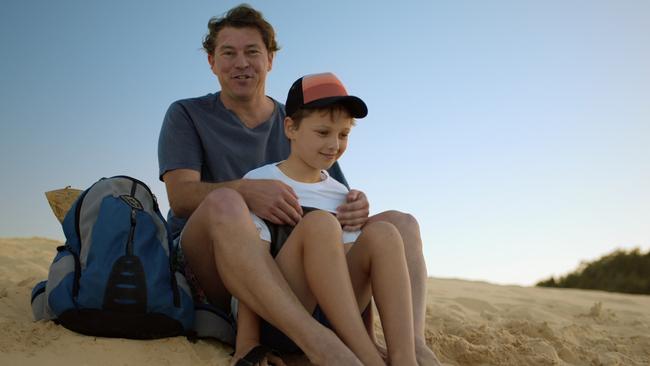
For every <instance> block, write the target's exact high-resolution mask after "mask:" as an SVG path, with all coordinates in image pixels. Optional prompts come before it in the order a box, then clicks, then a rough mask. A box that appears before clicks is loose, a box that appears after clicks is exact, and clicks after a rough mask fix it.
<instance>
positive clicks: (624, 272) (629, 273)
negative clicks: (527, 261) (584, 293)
mask: <svg viewBox="0 0 650 366" xmlns="http://www.w3.org/2000/svg"><path fill="white" fill-rule="evenodd" d="M536 286H540V287H561V288H580V289H589V290H603V291H612V292H623V293H628V294H650V250H648V252H647V253H643V252H642V251H641V250H640V249H639V248H635V249H632V250H629V251H626V250H623V249H618V250H615V251H614V252H612V253H610V254H607V255H605V256H603V257H601V258H600V259H597V260H595V261H593V262H582V263H581V264H580V266H579V267H578V268H577V269H576V270H575V271H573V272H571V273H569V274H567V275H565V276H562V277H558V278H555V277H551V278H549V279H547V280H543V281H540V282H538V283H537V285H536Z"/></svg>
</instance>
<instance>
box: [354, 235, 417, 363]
mask: <svg viewBox="0 0 650 366" xmlns="http://www.w3.org/2000/svg"><path fill="white" fill-rule="evenodd" d="M347 259H348V267H349V271H350V277H351V280H352V285H353V287H354V290H355V293H356V294H357V302H358V303H359V307H360V309H362V308H364V307H365V305H366V304H368V303H369V301H370V297H371V291H372V295H374V298H375V302H376V303H377V309H378V310H379V315H380V318H381V323H382V326H383V328H384V335H385V337H386V344H387V348H388V358H389V360H390V363H391V364H392V365H417V363H416V359H415V340H414V334H413V313H412V306H411V287H410V281H409V275H408V270H407V268H406V259H405V257H404V246H403V244H402V238H401V237H400V235H399V232H398V231H397V229H396V228H395V226H393V225H392V224H389V223H386V222H375V223H370V224H367V225H366V226H365V227H364V228H363V232H362V233H361V235H360V236H359V238H358V239H357V241H356V243H355V244H354V245H353V246H352V248H351V249H350V251H349V252H348V254H347Z"/></svg>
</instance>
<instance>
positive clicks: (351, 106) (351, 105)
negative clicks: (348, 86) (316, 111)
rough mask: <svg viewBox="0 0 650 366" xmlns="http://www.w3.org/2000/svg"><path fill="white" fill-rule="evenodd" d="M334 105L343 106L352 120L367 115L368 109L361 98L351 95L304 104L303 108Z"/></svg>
mask: <svg viewBox="0 0 650 366" xmlns="http://www.w3.org/2000/svg"><path fill="white" fill-rule="evenodd" d="M336 103H339V104H342V105H344V106H345V108H347V110H348V111H349V112H350V114H351V115H352V117H353V118H363V117H365V116H367V115H368V107H367V106H366V103H364V102H363V100H361V98H359V97H355V96H353V95H345V96H337V97H328V98H322V99H318V100H315V101H313V102H309V103H306V104H305V105H304V107H305V108H321V107H327V106H330V105H332V104H336Z"/></svg>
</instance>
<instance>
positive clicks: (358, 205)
mask: <svg viewBox="0 0 650 366" xmlns="http://www.w3.org/2000/svg"><path fill="white" fill-rule="evenodd" d="M336 211H337V214H336V217H337V218H338V219H339V222H340V223H341V225H342V226H343V230H345V231H356V230H359V229H361V227H363V225H365V224H366V221H368V214H369V213H370V204H369V203H368V198H367V197H366V195H365V194H364V193H363V192H361V191H357V190H356V189H351V190H350V192H348V195H347V197H346V203H344V204H342V205H340V206H339V207H337V208H336Z"/></svg>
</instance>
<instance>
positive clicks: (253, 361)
mask: <svg viewBox="0 0 650 366" xmlns="http://www.w3.org/2000/svg"><path fill="white" fill-rule="evenodd" d="M268 354H273V355H276V356H278V353H277V352H276V351H275V350H273V349H272V348H270V347H267V346H264V345H261V344H259V345H257V346H255V347H253V348H252V349H251V350H250V351H248V353H247V354H246V356H244V357H242V358H240V359H239V361H237V363H236V364H235V366H255V365H257V364H258V363H259V362H260V361H262V360H263V359H264V357H266V355H268Z"/></svg>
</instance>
